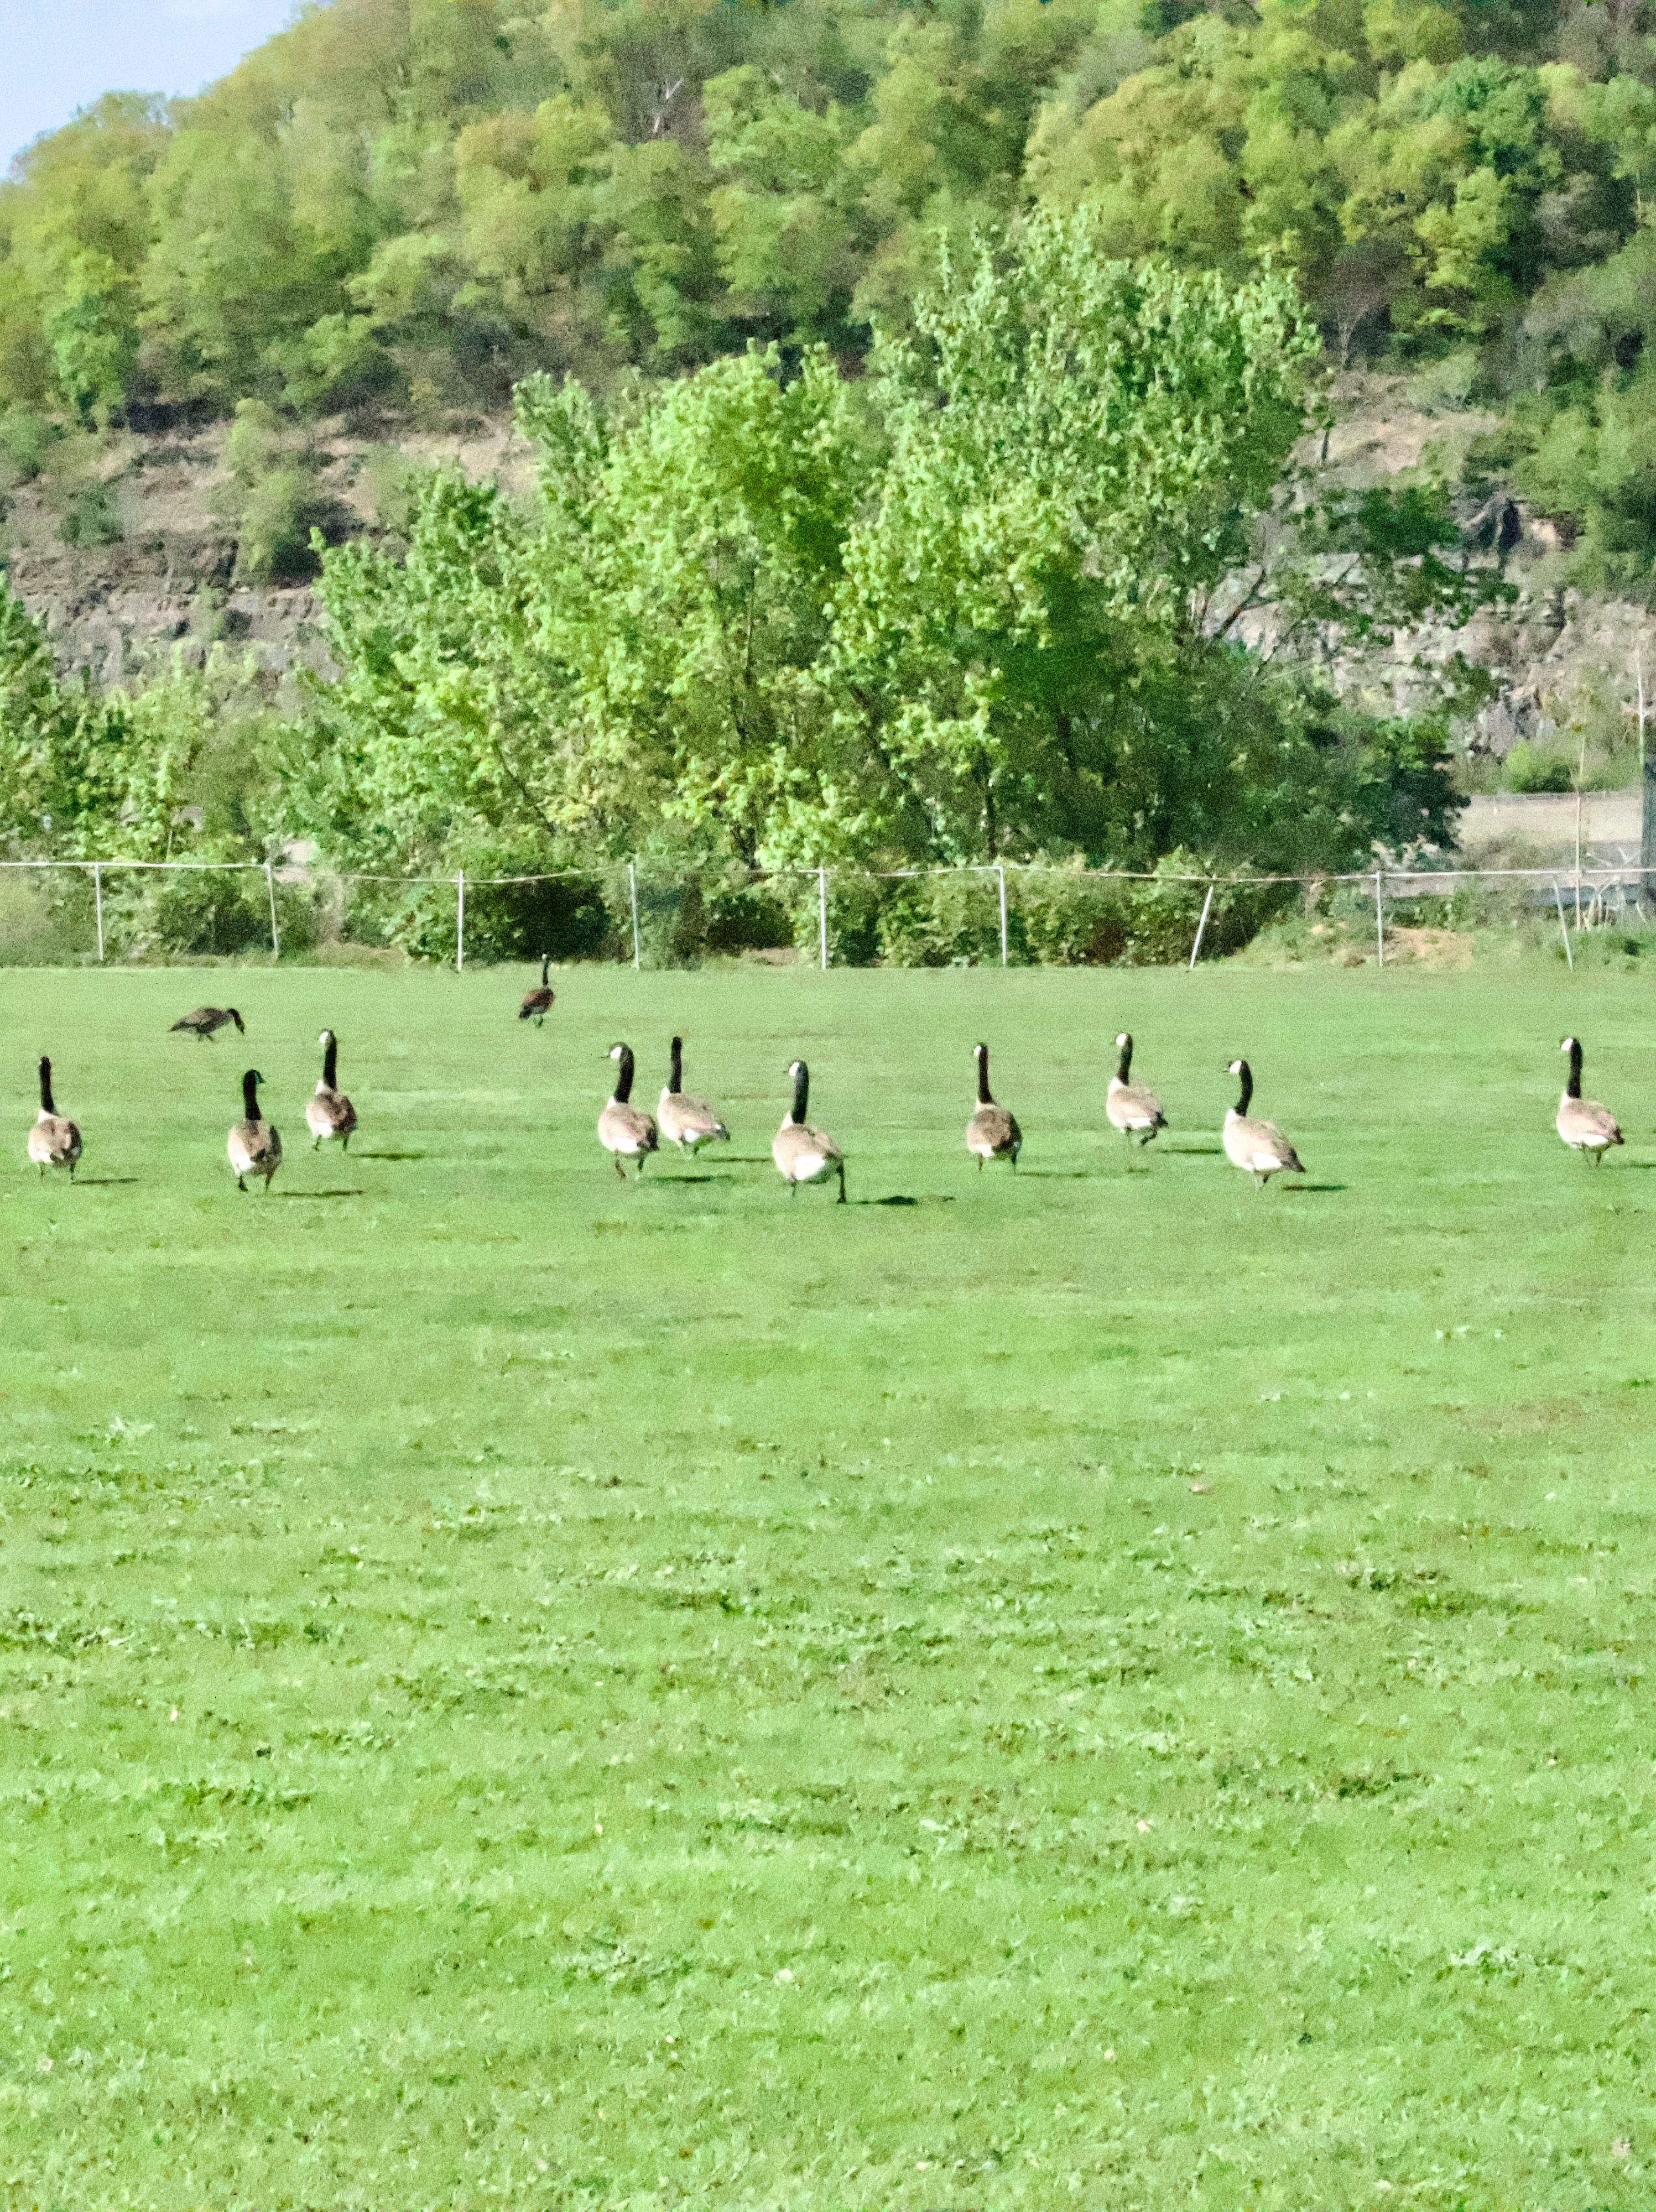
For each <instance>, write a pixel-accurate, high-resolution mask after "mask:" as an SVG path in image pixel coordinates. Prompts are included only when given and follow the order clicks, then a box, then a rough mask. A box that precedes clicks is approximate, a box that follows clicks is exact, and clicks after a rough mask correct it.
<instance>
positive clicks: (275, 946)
mask: <svg viewBox="0 0 1656 2212" xmlns="http://www.w3.org/2000/svg"><path fill="white" fill-rule="evenodd" d="M265 896H266V897H267V898H268V899H269V900H270V902H271V959H272V960H279V959H280V958H281V957H282V939H281V936H280V934H279V933H278V932H277V927H276V876H275V873H274V872H273V871H272V869H271V864H270V862H269V861H268V860H266V861H265ZM269 1187H270V1186H269V1185H268V1184H266V1186H265V1188H267V1189H268V1188H269Z"/></svg>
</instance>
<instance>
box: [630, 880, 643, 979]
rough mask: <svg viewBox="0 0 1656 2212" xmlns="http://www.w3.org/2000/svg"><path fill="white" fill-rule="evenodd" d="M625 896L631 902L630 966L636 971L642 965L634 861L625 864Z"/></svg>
mask: <svg viewBox="0 0 1656 2212" xmlns="http://www.w3.org/2000/svg"><path fill="white" fill-rule="evenodd" d="M627 896H628V897H629V898H630V901H631V902H632V964H633V966H634V967H635V968H642V966H643V964H644V963H643V958H642V954H641V953H640V951H639V948H638V866H637V863H636V861H634V860H629V861H628V863H627Z"/></svg>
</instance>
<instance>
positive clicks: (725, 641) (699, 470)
mask: <svg viewBox="0 0 1656 2212" xmlns="http://www.w3.org/2000/svg"><path fill="white" fill-rule="evenodd" d="M946 262H947V256H946ZM914 312H915V321H916V331H915V332H914V334H913V335H912V336H909V335H898V334H887V335H886V337H884V338H883V340H882V342H881V343H880V346H879V347H878V348H877V349H876V352H875V356H874V364H873V374H871V375H870V376H869V377H868V379H867V380H864V381H861V382H859V383H849V384H848V383H846V382H845V381H843V380H842V379H841V377H840V376H839V374H837V370H836V368H835V365H834V363H833V362H832V360H831V357H830V356H828V355H827V354H826V353H825V351H824V350H822V349H813V350H807V352H806V353H805V355H804V356H803V358H802V359H801V362H799V364H798V366H797V368H788V367H787V366H785V364H784V362H783V360H782V356H781V355H780V354H779V352H778V351H777V350H776V349H774V348H772V349H751V350H750V351H749V352H748V353H747V354H746V355H745V356H739V357H736V358H734V359H728V360H725V361H721V362H715V363H713V364H711V365H710V366H709V367H708V368H704V369H702V370H701V371H699V372H697V373H696V374H692V375H689V376H686V377H684V378H681V379H679V380H677V381H676V382H673V383H672V384H669V385H667V386H662V387H660V388H658V389H656V390H654V391H653V392H644V393H640V394H638V395H637V396H636V397H635V398H632V399H631V400H630V401H629V402H627V403H626V404H622V405H618V406H615V407H612V408H607V409H606V408H604V407H602V406H600V405H599V404H596V403H595V402H594V400H593V399H592V398H590V396H589V395H588V393H587V392H585V391H584V390H583V389H582V388H581V387H580V386H577V385H575V384H574V383H573V382H569V381H566V382H565V383H564V384H563V386H555V385H554V384H552V383H551V381H550V380H545V379H541V380H531V381H530V382H529V383H528V384H527V385H526V386H524V387H523V388H522V390H521V392H520V397H519V420H520V422H521V426H522V428H524V430H525V431H526V433H527V435H529V436H531V437H532V438H533V440H534V441H535V442H536V443H537V445H538V446H539V450H540V454H541V464H542V483H543V502H542V506H541V509H540V511H539V513H538V514H537V515H535V516H533V517H531V518H525V517H523V516H521V515H520V514H517V513H514V512H513V510H511V509H510V508H509V507H508V506H507V505H506V504H505V503H504V502H503V501H501V499H500V498H499V497H498V495H496V494H495V493H494V492H493V491H492V490H490V489H487V488H482V487H470V486H466V485H465V484H462V483H460V482H458V481H457V480H456V479H454V478H453V477H443V476H438V477H433V478H432V479H431V480H430V481H429V483H428V484H427V487H426V489H425V490H424V492H423V495H422V496H421V498H420V500H419V501H418V502H417V509H416V512H415V514H414V516H413V518H412V520H411V523H410V526H409V532H408V537H409V550H408V554H407V557H406V559H405V560H399V559H396V558H394V557H393V556H390V555H389V554H387V553H386V552H383V551H379V550H373V549H370V548H366V547H362V546H355V547H346V548H342V549H339V550H336V551H333V552H331V553H329V554H327V555H326V557H325V560H324V568H323V577H322V583H321V592H322V598H323V601H324V605H325V606H326V610H327V615H328V621H329V641H330V646H331V649H332V655H333V658H334V659H335V661H336V663H337V664H338V667H339V669H340V671H341V674H340V676H339V678H338V681H337V682H336V683H333V684H322V685H319V686H317V687H316V690H315V695H314V696H315V713H314V721H313V723H312V726H311V727H310V729H309V732H308V733H307V737H306V738H305V740H304V742H303V743H302V744H301V746H300V748H299V750H298V751H297V752H296V754H295V761H294V763H293V772H292V783H291V795H292V801H293V808H294V815H293V819H294V823H295V827H302V828H304V829H308V830H309V831H310V832H311V833H312V834H314V835H317V836H320V837H321V838H322V839H323V840H324V842H326V843H327V844H329V845H330V846H331V847H332V848H333V849H335V850H336V851H340V850H350V851H352V852H353V853H355V854H357V855H359V856H362V857H363V858H368V856H373V858H374V863H375V865H383V866H400V867H408V866H414V865H416V864H420V865H427V864H435V862H436V861H437V860H439V859H440V858H441V859H444V860H452V859H454V858H455V857H456V856H458V857H460V858H462V859H463V858H464V856H465V854H466V852H467V851H468V850H476V849H478V848H480V847H482V846H484V845H487V846H488V847H489V848H490V849H491V850H496V851H498V850H499V849H500V848H501V845H502V840H504V841H507V842H509V843H511V844H512V845H513V846H514V849H517V850H520V851H523V852H529V851H537V852H539V854H541V855H542V857H543V859H546V858H550V857H551V856H552V855H554V854H556V855H558V856H560V857H566V856H567V857H571V858H572V857H574V856H575V855H579V856H580V857H581V859H583V860H588V861H590V860H592V859H593V858H594V856H596V855H598V854H611V855H619V854H626V853H629V852H638V851H656V852H661V853H673V854H677V855H678V856H679V858H680V859H689V858H693V857H697V856H699V857H701V858H703V859H718V858H720V857H721V856H730V857H734V858H735V859H738V860H741V861H743V862H746V863H747V864H749V865H754V864H758V865H764V866H787V865H795V864H800V863H805V864H808V865H816V864H819V863H820V862H822V861H825V860H831V861H841V860H845V861H850V862H858V861H861V862H882V863H889V864H892V865H899V864H901V863H904V862H906V861H912V860H983V859H998V858H1002V857H1008V858H1033V857H1040V856H1047V857H1056V856H1060V855H1063V854H1071V853H1081V854H1085V855H1087V857H1089V858H1091V859H1093V860H1101V859H1105V858H1111V859H1115V860H1130V861H1132V862H1133V863H1134V864H1135V865H1140V864H1144V865H1148V864H1153V863H1154V861H1155V860H1158V859H1160V857H1162V856H1163V855H1165V854H1167V853H1168V852H1170V851H1172V850H1173V849H1175V848H1180V847H1184V848H1199V849H1200V850H1202V851H1203V852H1205V853H1208V854H1212V855H1215V856H1226V857H1228V858H1229V859H1231V860H1253V861H1256V862H1257V861H1260V860H1269V861H1271V862H1272V863H1273V864H1275V865H1278V866H1287V865H1289V864H1290V863H1294V864H1296V865H1297V864H1300V863H1303V864H1305V865H1308V866H1309V865H1316V866H1330V865H1334V864H1335V863H1336V861H1339V860H1346V859H1349V857H1351V856H1352V855H1353V854H1357V855H1361V854H1365V853H1366V852H1367V849H1368V847H1369V844H1370V843H1371V842H1372V840H1373V837H1374V836H1375V835H1376V834H1379V833H1380V832H1381V831H1382V830H1384V831H1385V833H1386V834H1391V831H1392V830H1393V829H1395V827H1396V823H1397V818H1398V816H1397V805H1398V797H1397V794H1398V793H1399V792H1400V791H1401V790H1402V789H1403V784H1402V783H1401V782H1400V781H1399V778H1400V777H1402V776H1404V775H1406V776H1407V778H1409V779H1412V781H1410V782H1409V786H1408V787H1409V790H1411V791H1413V792H1415V793H1416V794H1417V795H1418V794H1420V793H1425V794H1426V796H1425V799H1424V800H1423V801H1422V805H1423V808H1424V811H1422V807H1420V806H1417V807H1416V817H1417V819H1416V832H1415V834H1416V836H1422V835H1428V834H1431V833H1432V832H1433V831H1434V830H1437V831H1440V830H1441V828H1442V822H1443V815H1444V811H1445V808H1446V806H1447V805H1449V804H1450V794H1449V792H1448V788H1447V786H1446V783H1445V782H1444V781H1443V779H1442V776H1441V774H1440V769H1438V768H1437V767H1435V766H1434V762H1435V759H1436V755H1435V752H1434V746H1433V744H1426V743H1424V741H1422V740H1419V738H1418V733H1416V734H1415V735H1413V736H1408V737H1407V740H1406V742H1405V741H1404V739H1400V738H1397V736H1396V733H1392V734H1391V735H1387V734H1386V733H1385V732H1381V731H1380V730H1379V728H1378V727H1377V726H1371V725H1369V724H1367V723H1365V722H1364V721H1363V720H1362V719H1361V717H1358V716H1353V715H1351V714H1342V713H1341V712H1340V711H1339V710H1338V709H1337V708H1336V706H1335V703H1334V702H1333V700H1332V698H1331V696H1330V695H1329V693H1328V691H1327V688H1326V686H1325V685H1324V684H1321V683H1320V682H1319V681H1318V679H1317V678H1316V676H1315V674H1314V672H1311V671H1306V669H1305V668H1303V667H1301V666H1300V665H1288V663H1287V662H1286V661H1285V662H1284V665H1282V666H1281V667H1272V666H1269V665H1267V664H1266V663H1265V662H1264V661H1263V659H1261V657H1260V656H1259V655H1257V654H1256V653H1252V652H1250V651H1248V650H1245V649H1244V648H1242V647H1240V646H1239V644H1238V642H1237V640H1236V638H1235V636H1234V635H1232V634H1231V633H1232V632H1233V629H1234V625H1230V626H1229V628H1228V629H1221V634H1218V635H1215V623H1214V621H1213V618H1212V616H1211V612H1210V610H1211V605H1212V596H1213V593H1214V592H1215V587H1216V586H1217V585H1218V584H1219V581H1220V580H1221V578H1222V577H1224V576H1225V575H1227V574H1228V573H1229V572H1230V571H1232V570H1233V568H1235V567H1236V566H1237V564H1238V563H1239V562H1240V561H1241V560H1242V559H1243V557H1244V556H1245V554H1246V553H1247V552H1248V551H1249V550H1251V549H1252V548H1253V547H1254V546H1256V545H1257V543H1258V541H1259V537H1260V533H1261V532H1262V531H1263V530H1265V529H1266V528H1267V527H1271V528H1274V529H1275V530H1277V531H1279V532H1280V531H1281V530H1282V528H1283V527H1284V526H1285V520H1284V513H1283V511H1282V494H1281V487H1282V483H1283V481H1284V477H1285V474H1286V473H1287V470H1286V464H1287V459H1288V454H1289V453H1290V450H1291V449H1292V447H1293V446H1294V441H1295V440H1296V438H1297V436H1298V435H1299V434H1300V428H1301V426H1302V422H1303V420H1304V410H1305V399H1304V393H1303V389H1302V376H1303V368H1304V364H1305V362H1306V360H1307V358H1308V357H1309V356H1310V354H1311V353H1312V350H1313V349H1314V346H1315V337H1314V333H1313V332H1312V330H1311V329H1310V327H1309V325H1308V323H1307V321H1306V318H1305V317H1304V315H1303V313H1302V312H1301V310H1300V307H1299V304H1298V301H1297V299H1296V295H1294V290H1293V288H1292V287H1291V286H1290V285H1289V284H1288V283H1287V282H1286V281H1285V280H1283V279H1281V278H1269V279H1264V280H1262V281H1259V282H1257V283H1246V284H1242V285H1231V284H1228V283H1226V282H1225V281H1224V280H1223V279H1222V278H1220V277H1217V276H1191V275H1190V274H1188V273H1185V272H1182V271H1179V270H1175V269H1172V267H1170V266H1168V265H1167V264H1158V265H1153V266H1150V267H1148V268H1138V269H1135V268H1132V267H1129V266H1128V265H1126V264H1119V263H1108V262H1105V261H1103V260H1101V259H1100V258H1099V253H1098V251H1097V233H1096V228H1095V226H1094V223H1093V219H1092V218H1091V217H1090V216H1088V215H1087V213H1085V212H1081V213H1078V214H1076V215H1074V216H1068V217H1061V216H1056V215H1052V214H1038V215H1036V216H1034V217H1032V219H1031V220H1030V221H1028V222H1026V223H1025V224H1024V225H1022V226H1020V228H1018V229H1017V230H1016V231H1015V232H1014V233H1013V234H1010V235H1009V236H1008V237H1007V238H1006V239H1004V240H994V239H992V238H990V237H989V236H987V235H985V236H983V237H982V238H980V239H979V240H978V241H977V244H976V245H975V246H974V247H973V248H972V250H971V254H970V256H969V258H967V259H966V261H965V263H964V264H962V265H958V266H957V265H954V264H953V263H949V264H948V265H947V266H946V268H945V272H944V276H943V278H942V280H941V283H940V284H939V286H938V288H937V289H936V290H935V292H933V293H931V294H929V295H926V296H925V297H923V298H922V299H921V300H920V301H918V302H917V303H916V307H915V311H914ZM1318 513H1319V515H1320V516H1321V519H1320V520H1318V523H1317V528H1318V529H1319V530H1320V531H1321V532H1322V535H1321V536H1315V535H1314V533H1313V538H1314V542H1312V543H1310V544H1308V546H1307V549H1306V556H1305V566H1306V574H1309V575H1310V576H1311V577H1312V580H1314V581H1316V583H1317V585H1318V589H1320V590H1321V591H1322V592H1323V595H1324V596H1323V599H1322V601H1320V602H1318V605H1320V606H1322V607H1323V609H1324V612H1325V613H1328V614H1330V618H1332V617H1338V618H1341V619H1343V620H1345V621H1347V622H1348V623H1361V622H1364V621H1367V622H1369V623H1371V624H1372V623H1373V622H1374V621H1376V620H1378V619H1379V618H1380V615H1381V614H1382V613H1383V612H1384V611H1385V607H1386V606H1388V605H1391V604H1392V603H1393V601H1395V602H1396V603H1397V604H1398V605H1403V604H1407V605H1410V606H1414V607H1416V609H1418V608H1420V607H1424V606H1428V605H1439V604H1440V603H1445V602H1446V600H1447V599H1451V598H1452V597H1453V594H1454V592H1455V591H1456V590H1458V588H1459V586H1458V571H1456V570H1454V569H1452V568H1450V567H1448V566H1447V565H1446V564H1445V563H1443V562H1440V561H1438V560H1437V559H1436V556H1435V553H1434V548H1435V547H1436V546H1437V544H1438V543H1439V538H1440V534H1441V533H1440V532H1439V533H1438V535H1434V532H1436V531H1437V522H1436V520H1435V519H1429V520H1428V519H1426V518H1422V517H1421V516H1417V515H1416V514H1415V513H1414V512H1413V510H1412V509H1410V510H1408V511H1407V512H1403V513H1400V514H1391V513H1390V511H1389V510H1388V514H1387V515H1386V516H1382V515H1380V514H1379V513H1378V511H1375V510H1373V509H1372V508H1365V509H1364V510H1363V512H1362V513H1361V515H1360V516H1358V517H1357V518H1356V520H1355V522H1353V523H1352V524H1351V527H1350V529H1349V530H1348V532H1347V538H1349V552H1350V556H1351V557H1350V561H1349V563H1348V564H1347V568H1346V570H1345V571H1343V572H1342V574H1340V575H1339V577H1338V578H1337V579H1336V580H1335V581H1334V582H1330V581H1329V580H1327V579H1326V578H1325V577H1324V575H1323V570H1322V567H1321V566H1319V564H1323V565H1324V566H1325V564H1326V562H1327V559H1328V557H1329V554H1330V546H1331V545H1332V544H1333V537H1332V536H1331V535H1330V533H1332V532H1334V528H1335V525H1334V521H1333V520H1332V519H1330V517H1329V516H1327V515H1322V514H1321V511H1320V510H1319V511H1318ZM1289 519H1290V520H1291V518H1289ZM1311 520H1312V518H1311V515H1310V510H1307V511H1306V526H1307V528H1309V527H1311ZM1354 532H1355V535H1354V534H1353V533H1354ZM1341 543H1342V545H1344V544H1345V543H1346V541H1345V540H1342V541H1341ZM1368 569H1375V570H1376V571H1377V574H1376V576H1375V579H1374V583H1373V586H1372V587H1371V590H1370V594H1369V598H1368V599H1367V600H1365V599H1363V597H1362V593H1361V574H1360V573H1359V572H1362V571H1366V570H1368ZM1271 573H1272V574H1273V576H1274V577H1275V578H1276V579H1277V584H1276V587H1275V588H1276V593H1277V597H1278V599H1286V596H1287V587H1286V584H1285V583H1284V582H1283V580H1282V579H1283V578H1284V577H1285V575H1286V574H1287V573H1288V572H1287V571H1286V569H1285V568H1283V567H1282V564H1281V562H1277V563H1275V565H1273V567H1272V569H1271ZM1305 588H1306V589H1307V590H1308V589H1309V588H1310V587H1309V586H1306V587H1305ZM1375 592H1379V597H1378V598H1376V597H1375ZM1388 594H1389V595H1390V596H1389V597H1388V596H1387V595H1388ZM1434 742H1435V741H1434ZM1411 747H1412V748H1413V750H1411ZM1434 779H1435V781H1434ZM1405 811H1406V810H1405Z"/></svg>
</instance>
